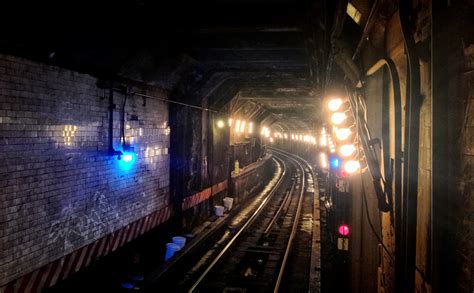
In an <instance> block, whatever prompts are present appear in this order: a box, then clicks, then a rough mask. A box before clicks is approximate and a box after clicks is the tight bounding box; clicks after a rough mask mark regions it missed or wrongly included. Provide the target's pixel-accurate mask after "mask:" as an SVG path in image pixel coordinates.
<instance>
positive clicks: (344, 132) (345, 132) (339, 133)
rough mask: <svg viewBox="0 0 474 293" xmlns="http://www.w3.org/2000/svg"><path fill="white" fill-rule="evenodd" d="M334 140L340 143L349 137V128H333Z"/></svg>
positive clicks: (350, 132)
mask: <svg viewBox="0 0 474 293" xmlns="http://www.w3.org/2000/svg"><path fill="white" fill-rule="evenodd" d="M334 132H335V133H336V138H337V139H338V140H340V141H344V140H346V139H348V138H349V136H351V134H352V131H351V129H350V128H335V129H334Z"/></svg>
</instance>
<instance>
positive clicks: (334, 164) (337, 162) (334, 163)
mask: <svg viewBox="0 0 474 293" xmlns="http://www.w3.org/2000/svg"><path fill="white" fill-rule="evenodd" d="M329 165H330V166H331V169H333V170H338V169H339V168H340V167H341V159H339V158H338V157H335V156H333V157H331V158H330V159H329Z"/></svg>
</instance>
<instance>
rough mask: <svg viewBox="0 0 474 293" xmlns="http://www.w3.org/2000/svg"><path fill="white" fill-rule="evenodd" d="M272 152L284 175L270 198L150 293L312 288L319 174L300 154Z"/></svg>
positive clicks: (250, 208)
mask: <svg viewBox="0 0 474 293" xmlns="http://www.w3.org/2000/svg"><path fill="white" fill-rule="evenodd" d="M272 153H273V155H274V159H275V160H276V166H277V169H280V171H279V174H280V176H279V177H278V178H276V177H275V178H274V179H273V180H272V181H273V183H271V184H270V185H272V186H273V187H272V188H271V190H269V191H268V192H267V193H266V196H262V197H261V198H258V197H257V198H255V200H254V201H255V202H252V203H250V205H249V206H248V207H246V208H244V209H243V211H242V213H239V214H237V215H235V216H234V217H233V218H231V219H229V220H228V222H227V223H226V224H225V225H224V226H225V228H224V231H221V232H220V234H219V236H218V237H211V238H212V239H208V240H206V241H205V242H210V241H213V242H214V244H213V245H212V247H208V248H205V249H204V250H206V251H205V252H204V253H201V254H197V255H199V256H196V255H194V257H186V260H184V261H183V262H186V263H187V265H185V266H181V269H178V270H174V271H173V272H172V273H171V274H164V275H163V276H162V277H161V278H160V279H159V280H157V281H156V282H154V283H155V284H154V286H152V287H153V288H152V290H146V291H148V292H156V290H157V289H161V290H160V291H163V292H168V291H169V290H173V292H206V293H207V292H308V290H309V289H308V288H309V271H310V258H311V245H310V243H311V233H312V225H313V223H312V209H313V205H312V204H313V202H312V201H313V196H312V194H313V193H312V192H311V189H312V188H314V185H313V183H314V182H313V180H314V175H313V173H312V170H311V167H310V166H309V165H308V164H307V163H306V162H305V161H303V160H302V159H301V158H299V157H297V156H294V155H291V154H289V153H286V152H283V151H280V150H277V149H272ZM277 173H278V172H277ZM191 263H192V264H191ZM179 275H180V277H176V276H179Z"/></svg>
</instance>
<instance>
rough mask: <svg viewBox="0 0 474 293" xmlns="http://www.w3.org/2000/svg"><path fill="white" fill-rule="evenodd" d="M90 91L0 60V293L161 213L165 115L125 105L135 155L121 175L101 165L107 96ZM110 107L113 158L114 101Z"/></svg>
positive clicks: (89, 84) (161, 106)
mask: <svg viewBox="0 0 474 293" xmlns="http://www.w3.org/2000/svg"><path fill="white" fill-rule="evenodd" d="M97 81H98V80H97V79H96V78H94V77H92V76H89V75H85V74H79V73H77V72H72V71H69V70H65V69H60V68H57V67H53V66H48V65H44V64H39V63H35V62H32V61H28V60H26V59H21V58H17V57H12V56H6V55H0V288H1V287H2V286H3V285H5V284H6V283H9V282H11V281H13V280H15V279H17V278H19V277H21V276H24V275H25V274H28V273H30V272H32V271H35V270H36V269H38V268H40V267H42V266H44V265H46V264H48V263H51V262H53V261H55V260H58V259H60V258H61V257H63V256H65V255H68V254H70V253H71V252H74V251H77V250H78V249H80V248H81V247H84V246H86V245H88V244H91V243H93V242H95V241H96V240H98V239H101V238H104V237H105V236H106V235H110V234H111V233H113V232H114V231H117V230H119V229H121V228H124V227H126V226H127V225H129V224H130V223H133V222H136V221H137V220H139V219H143V218H147V216H149V215H152V214H153V213H155V212H156V211H158V210H161V209H164V208H166V207H167V205H168V203H169V198H168V197H169V191H168V186H169V156H168V148H169V133H170V129H169V126H168V105H167V104H166V103H164V102H161V101H157V100H151V99H147V100H144V99H142V98H139V97H137V96H134V97H129V98H128V99H127V103H126V106H125V118H126V120H127V121H126V122H125V135H126V140H127V141H129V142H131V144H132V145H133V146H134V147H135V153H136V154H137V155H136V160H135V161H134V162H133V163H132V165H131V167H127V168H123V166H122V165H121V162H119V161H118V160H117V159H116V157H113V156H108V155H107V149H108V144H107V142H108V140H107V139H108V107H109V101H108V95H109V91H108V90H104V89H100V88H98V87H97ZM135 90H136V91H137V90H140V91H141V92H143V93H147V94H152V95H155V96H161V97H163V98H166V95H165V94H164V93H163V92H160V91H158V90H156V89H155V90H153V89H152V90H146V89H135ZM114 104H115V105H116V108H115V110H114V112H115V113H114V144H115V148H116V149H120V141H119V137H120V124H121V123H120V117H121V116H120V113H121V111H122V105H123V96H121V95H119V94H115V97H114ZM122 163H123V162H122ZM124 169H128V170H124ZM147 220H148V218H147ZM143 223H145V221H144V222H143ZM146 223H147V224H148V221H146ZM136 226H137V227H138V225H136ZM133 227H135V226H133ZM127 228H128V226H127ZM147 228H148V226H147ZM138 232H143V230H140V231H138ZM124 235H125V234H124ZM136 235H139V233H136V234H134V235H131V236H130V237H128V236H127V239H126V240H128V241H130V240H131V239H130V238H133V237H132V236H136ZM124 238H125V237H124ZM107 245H108V244H107ZM113 245H115V244H113ZM99 246H100V245H99ZM99 249H101V248H100V247H99V248H97V250H99ZM104 249H105V248H104ZM90 251H91V252H90V253H89V252H88V254H87V256H89V257H90V255H92V254H93V253H96V252H97V251H95V250H92V249H91V250H90ZM59 265H61V264H59ZM53 277H54V278H56V276H53Z"/></svg>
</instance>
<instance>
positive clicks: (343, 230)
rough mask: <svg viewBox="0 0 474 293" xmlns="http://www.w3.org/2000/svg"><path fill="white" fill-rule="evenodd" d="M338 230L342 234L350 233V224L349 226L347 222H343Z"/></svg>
mask: <svg viewBox="0 0 474 293" xmlns="http://www.w3.org/2000/svg"><path fill="white" fill-rule="evenodd" d="M338 231H339V234H341V236H347V235H349V226H347V225H346V224H342V225H340V226H339V229H338Z"/></svg>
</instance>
